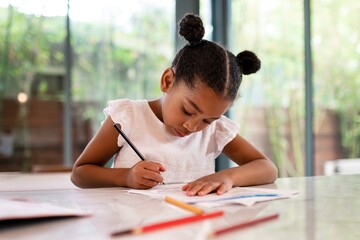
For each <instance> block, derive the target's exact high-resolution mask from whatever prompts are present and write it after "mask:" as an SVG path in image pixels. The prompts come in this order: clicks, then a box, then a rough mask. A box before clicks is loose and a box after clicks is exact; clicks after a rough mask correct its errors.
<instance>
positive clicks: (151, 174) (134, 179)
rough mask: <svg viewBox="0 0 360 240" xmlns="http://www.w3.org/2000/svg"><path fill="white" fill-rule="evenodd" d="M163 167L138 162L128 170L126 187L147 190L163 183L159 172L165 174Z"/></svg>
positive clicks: (151, 163)
mask: <svg viewBox="0 0 360 240" xmlns="http://www.w3.org/2000/svg"><path fill="white" fill-rule="evenodd" d="M165 170H166V169H165V167H164V166H163V165H161V164H160V163H155V162H150V161H140V162H138V163H136V164H135V165H134V166H133V167H132V168H130V169H129V171H128V174H127V186H128V187H129V188H137V189H148V188H152V187H154V186H156V185H158V184H159V183H162V182H163V177H162V176H161V174H160V172H165Z"/></svg>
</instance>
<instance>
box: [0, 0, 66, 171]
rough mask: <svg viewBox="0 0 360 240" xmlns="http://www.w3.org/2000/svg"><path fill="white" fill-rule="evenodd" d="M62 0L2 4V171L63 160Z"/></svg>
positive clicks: (0, 89) (0, 75) (25, 169)
mask: <svg viewBox="0 0 360 240" xmlns="http://www.w3.org/2000/svg"><path fill="white" fill-rule="evenodd" d="M65 15H66V1H64V0H62V1H59V0H58V1H51V2H49V1H45V0H43V1H40V0H37V1H31V2H30V1H2V2H1V5H0V28H1V29H2V30H3V31H1V32H0V36H1V37H0V39H2V40H3V39H4V41H1V45H0V56H1V60H0V78H1V81H0V86H1V87H0V100H1V101H0V102H1V123H0V127H1V129H0V130H1V131H0V132H1V140H0V142H1V153H0V155H1V159H0V163H1V165H0V168H1V170H4V171H7V170H24V171H27V170H29V169H30V166H31V165H32V164H42V163H50V164H51V163H58V162H59V161H62V152H63V144H62V143H63V139H62V138H63V119H62V115H63V114H62V112H63V108H62V101H63V98H64V94H63V80H64V77H65V75H64V74H65V69H64V59H65V58H64V53H63V49H64V38H65Z"/></svg>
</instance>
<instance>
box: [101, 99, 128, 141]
mask: <svg viewBox="0 0 360 240" xmlns="http://www.w3.org/2000/svg"><path fill="white" fill-rule="evenodd" d="M103 112H104V114H105V116H106V117H108V116H110V117H111V119H112V120H113V122H114V123H120V125H121V129H122V130H123V131H124V133H125V134H126V135H130V132H131V127H132V123H133V119H134V108H133V105H132V101H131V100H130V99H118V100H111V101H108V103H107V107H106V108H105V109H104V110H103ZM114 130H115V129H114ZM124 142H125V140H124V139H123V138H122V137H121V136H120V135H119V137H118V146H119V147H121V146H123V144H124Z"/></svg>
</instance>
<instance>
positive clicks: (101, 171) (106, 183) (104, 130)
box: [71, 117, 165, 188]
mask: <svg viewBox="0 0 360 240" xmlns="http://www.w3.org/2000/svg"><path fill="white" fill-rule="evenodd" d="M113 124H114V123H113V121H112V119H111V118H110V117H108V118H107V119H106V120H105V122H104V123H103V124H102V125H101V127H100V129H99V130H98V132H97V133H96V135H95V136H94V137H93V139H91V141H90V142H89V143H88V145H87V146H86V148H85V149H84V151H83V152H82V153H81V155H80V156H79V158H78V159H77V160H76V162H75V164H74V167H73V171H72V174H71V181H72V182H73V183H74V184H75V185H76V186H78V187H81V188H95V187H131V188H150V187H153V186H155V185H157V184H158V183H159V182H162V181H163V179H162V177H161V174H160V172H161V171H164V170H165V169H164V167H163V166H161V165H160V164H158V163H154V162H149V161H140V162H138V163H137V164H135V165H134V166H133V167H132V168H105V167H104V165H105V164H106V163H107V162H108V161H109V160H110V159H111V158H112V157H113V156H114V155H115V154H116V153H117V152H119V151H120V148H119V146H118V145H117V138H118V132H117V131H116V130H115V128H114V126H113Z"/></svg>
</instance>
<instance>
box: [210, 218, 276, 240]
mask: <svg viewBox="0 0 360 240" xmlns="http://www.w3.org/2000/svg"><path fill="white" fill-rule="evenodd" d="M278 217H279V214H278V213H275V214H272V215H268V216H265V217H260V218H256V219H253V220H250V221H246V222H242V223H239V224H235V225H232V226H230V227H225V228H222V229H219V230H216V231H214V232H212V233H210V234H209V237H210V238H211V237H217V236H219V235H222V234H225V233H229V232H232V231H235V230H239V229H243V228H246V227H251V226H254V225H257V224H259V223H262V222H266V221H269V220H272V219H276V218H278Z"/></svg>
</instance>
